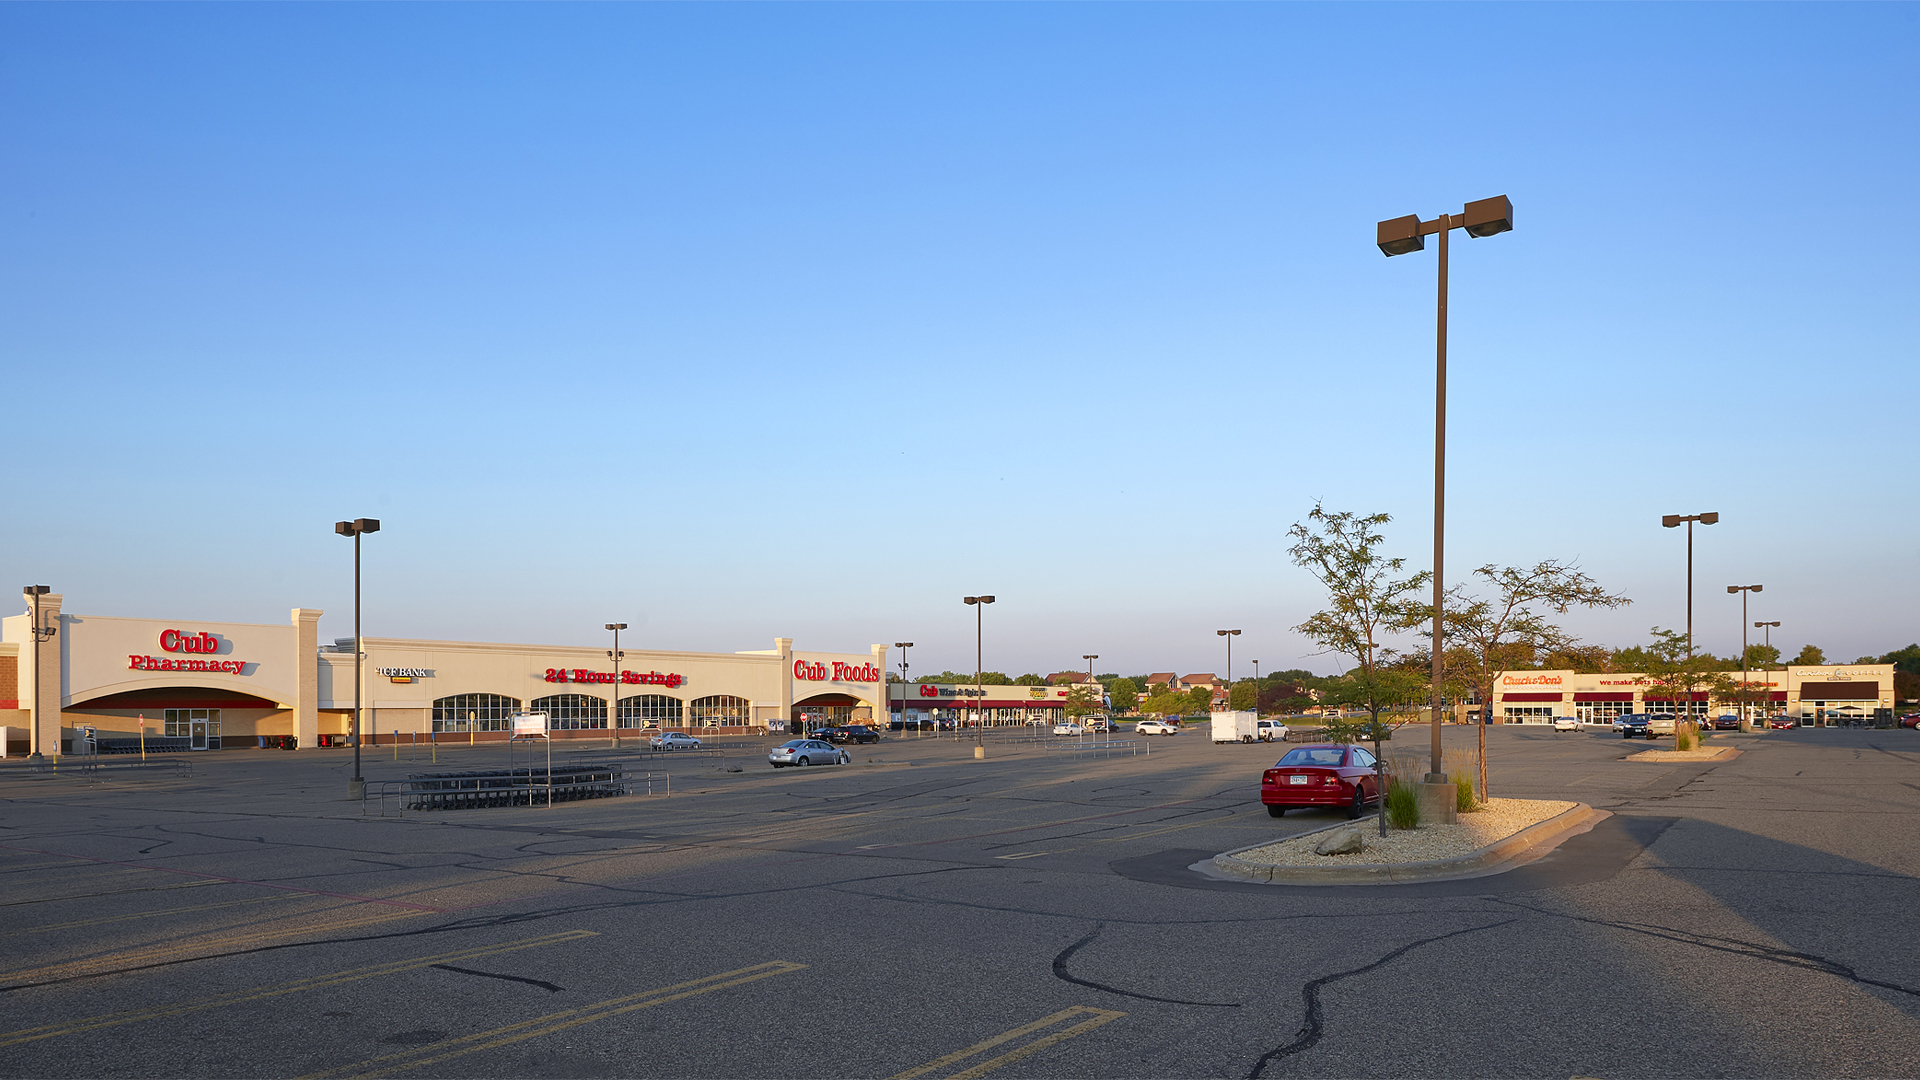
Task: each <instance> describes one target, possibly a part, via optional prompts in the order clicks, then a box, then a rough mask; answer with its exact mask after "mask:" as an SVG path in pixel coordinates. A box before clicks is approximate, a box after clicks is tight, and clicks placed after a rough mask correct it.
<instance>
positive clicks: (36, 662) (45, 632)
mask: <svg viewBox="0 0 1920 1080" xmlns="http://www.w3.org/2000/svg"><path fill="white" fill-rule="evenodd" d="M20 591H21V592H22V593H25V594H26V595H27V596H28V597H29V598H30V601H31V603H32V604H33V627H32V629H33V726H32V727H30V728H28V729H27V760H28V761H31V762H33V763H35V764H36V765H37V764H39V763H40V762H42V761H44V760H46V759H45V758H44V757H42V756H41V754H40V702H41V700H42V699H41V696H40V643H41V642H42V641H45V640H46V639H48V638H50V637H52V636H53V635H55V634H57V633H59V632H60V628H59V627H57V626H41V625H40V598H41V597H43V596H45V595H47V594H48V593H50V592H52V591H53V586H51V585H25V586H22V587H21V589H20ZM53 745H54V751H53V756H54V757H56V758H57V757H59V756H60V749H59V747H60V732H59V729H58V728H56V729H55V730H54V733H53Z"/></svg>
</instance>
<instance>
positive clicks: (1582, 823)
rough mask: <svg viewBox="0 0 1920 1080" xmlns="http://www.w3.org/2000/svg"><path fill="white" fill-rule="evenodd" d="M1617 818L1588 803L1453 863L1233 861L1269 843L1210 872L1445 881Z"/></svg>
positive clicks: (1373, 881)
mask: <svg viewBox="0 0 1920 1080" xmlns="http://www.w3.org/2000/svg"><path fill="white" fill-rule="evenodd" d="M1612 816H1613V815H1612V814H1611V813H1609V812H1608V811H1605V810H1595V809H1594V808H1593V807H1591V806H1588V805H1587V804H1586V803H1576V804H1574V805H1573V806H1572V807H1571V808H1569V809H1567V810H1563V811H1561V812H1560V813H1558V814H1555V815H1554V816H1553V817H1550V818H1548V819H1547V820H1545V821H1537V822H1535V823H1533V824H1532V825H1529V826H1527V827H1526V828H1524V829H1521V830H1520V831H1519V832H1517V833H1514V834H1513V835H1512V836H1509V837H1507V838H1505V839H1504V840H1496V841H1494V842H1493V843H1491V844H1488V845H1487V846H1486V847H1483V848H1481V849H1479V850H1478V851H1472V852H1469V853H1467V854H1465V855H1456V856H1454V857H1453V858H1450V859H1430V860H1427V861H1425V862H1415V863H1350V864H1347V865H1345V866H1327V867H1319V866H1273V865H1270V864H1267V863H1257V862H1248V861H1247V860H1245V859H1238V858H1235V857H1234V856H1236V855H1238V854H1239V853H1240V852H1243V851H1251V850H1253V849H1254V848H1260V847H1266V846H1267V845H1269V844H1272V843H1273V842H1274V841H1272V840H1264V841H1261V842H1260V843H1257V844H1248V845H1247V846H1245V847H1240V848H1235V849H1233V850H1232V851H1228V852H1223V853H1221V854H1219V855H1215V856H1214V857H1213V859H1212V862H1211V864H1210V869H1212V870H1214V871H1217V872H1218V873H1221V874H1225V875H1230V876H1232V877H1236V878H1242V879H1245V880H1248V881H1260V882H1266V883H1268V884H1272V885H1400V884H1407V883H1410V882H1416V881H1436V880H1440V879H1444V878H1457V877H1483V876H1485V875H1487V874H1497V873H1501V872H1503V871H1506V870H1511V869H1513V868H1514V867H1515V866H1519V865H1521V864H1523V863H1527V862H1531V861H1533V860H1534V859H1537V858H1539V857H1540V856H1542V855H1545V854H1546V853H1547V852H1549V851H1552V850H1553V849H1554V848H1556V847H1558V846H1560V844H1561V843H1562V842H1563V841H1565V840H1566V839H1568V838H1569V837H1572V836H1576V835H1578V834H1580V833H1583V832H1586V831H1587V830H1588V829H1591V828H1592V827H1593V826H1594V825H1595V824H1596V823H1597V822H1599V821H1600V820H1602V819H1603V818H1608V817H1612ZM1350 824H1352V823H1351V822H1340V823H1339V824H1336V825H1329V826H1327V827H1326V828H1324V829H1314V830H1313V831H1312V832H1306V833H1299V834H1297V836H1295V837H1288V839H1297V838H1298V836H1312V835H1314V834H1316V833H1323V832H1327V831H1328V830H1330V829H1338V828H1342V827H1345V826H1347V825H1350ZM1203 865H1207V864H1203Z"/></svg>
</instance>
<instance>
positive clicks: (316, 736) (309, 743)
mask: <svg viewBox="0 0 1920 1080" xmlns="http://www.w3.org/2000/svg"><path fill="white" fill-rule="evenodd" d="M322 614H324V612H322V611H321V610H320V609H319V608H294V609H293V626H294V635H293V639H294V644H293V659H294V665H295V666H294V670H295V671H296V672H297V673H298V674H297V676H296V678H297V679H298V680H299V683H298V688H297V689H296V690H295V692H294V699H293V702H292V704H293V734H294V738H295V741H296V743H297V745H298V746H299V748H300V749H302V750H310V749H312V748H313V747H316V746H318V745H320V616H321V615H322Z"/></svg>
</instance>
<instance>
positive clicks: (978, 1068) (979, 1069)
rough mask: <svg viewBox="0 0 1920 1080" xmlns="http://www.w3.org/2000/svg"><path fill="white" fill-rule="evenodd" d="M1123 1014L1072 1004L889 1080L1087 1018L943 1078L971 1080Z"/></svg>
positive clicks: (909, 1077) (900, 1079)
mask: <svg viewBox="0 0 1920 1080" xmlns="http://www.w3.org/2000/svg"><path fill="white" fill-rule="evenodd" d="M1125 1015H1127V1014H1126V1013H1123V1012H1113V1011H1112V1010H1110V1009H1095V1008H1090V1007H1088V1006H1086V1005H1075V1006H1073V1007H1072V1008H1067V1009H1061V1010H1060V1011H1059V1012H1057V1013H1054V1014H1053V1015H1052V1016H1043V1017H1041V1018H1040V1019H1038V1020H1035V1021H1034V1022H1033V1023H1031V1024H1022V1025H1021V1026H1019V1027H1017V1028H1014V1029H1013V1030H1012V1031H1003V1032H1001V1033H1000V1034H998V1035H995V1036H994V1037H993V1038H991V1039H983V1040H981V1041H980V1042H977V1043H974V1044H973V1045H972V1046H969V1047H967V1048H966V1049H965V1050H955V1051H954V1052H953V1053H951V1054H948V1055H946V1056H945V1057H937V1058H934V1059H933V1060H932V1061H929V1062H927V1063H926V1064H925V1065H921V1066H918V1067H916V1068H912V1069H908V1070H907V1071H906V1072H903V1073H898V1074H896V1075H894V1076H893V1077H891V1078H890V1080H914V1078H915V1077H919V1076H925V1075H926V1074H927V1073H930V1072H934V1071H935V1070H938V1069H944V1068H946V1067H947V1066H949V1065H954V1064H958V1063H959V1062H962V1061H965V1060H967V1059H968V1058H970V1057H977V1056H979V1055H981V1054H984V1053H986V1052H987V1051H989V1050H992V1049H993V1048H994V1047H996V1046H1003V1045H1005V1044H1007V1043H1010V1042H1012V1041H1014V1040H1015V1039H1020V1038H1025V1037H1026V1036H1028V1035H1032V1034H1033V1033H1034V1032H1037V1031H1045V1030H1046V1029H1047V1028H1050V1027H1053V1026H1054V1025H1055V1024H1063V1023H1065V1022H1067V1021H1068V1020H1071V1019H1073V1018H1074V1017H1076V1016H1085V1017H1087V1019H1085V1020H1082V1021H1081V1022H1079V1023H1077V1024H1074V1025H1073V1026H1072V1027H1067V1028H1062V1029H1061V1030H1059V1031H1056V1032H1054V1033H1053V1034H1051V1035H1047V1036H1045V1037H1044V1038H1040V1039H1036V1040H1034V1041H1033V1042H1030V1043H1027V1044H1026V1045H1025V1046H1022V1047H1019V1048H1018V1049H1015V1050H1009V1051H1007V1052H1006V1053H1004V1054H1001V1055H999V1056H998V1057H992V1058H988V1059H987V1060H985V1061H983V1062H981V1063H979V1064H978V1065H975V1066H973V1067H972V1068H969V1069H963V1070H961V1071H960V1072H957V1073H953V1074H951V1075H949V1076H948V1077H946V1080H974V1078H975V1077H980V1076H985V1075H986V1074H988V1073H990V1072H992V1071H993V1070H995V1069H998V1068H1000V1067H1001V1066H1003V1065H1011V1064H1013V1063H1014V1062H1016V1061H1019V1060H1020V1059H1021V1058H1024V1057H1026V1056H1028V1055H1030V1054H1037V1053H1039V1052H1040V1051H1042V1050H1045V1049H1046V1048H1047V1047H1049V1046H1052V1045H1054V1044H1055V1043H1059V1042H1065V1041H1066V1040H1068V1039H1071V1038H1073V1037H1074V1036H1076V1035H1085V1034H1086V1033H1087V1032H1089V1031H1092V1030H1093V1029H1094V1028H1097V1027H1100V1026H1101V1025H1103V1024H1111V1023H1113V1022H1114V1021H1115V1020H1118V1019H1120V1018H1121V1017H1123V1016H1125Z"/></svg>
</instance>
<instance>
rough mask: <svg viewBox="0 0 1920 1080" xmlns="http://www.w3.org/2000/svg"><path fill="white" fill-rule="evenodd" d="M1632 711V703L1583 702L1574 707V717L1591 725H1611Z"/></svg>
mask: <svg viewBox="0 0 1920 1080" xmlns="http://www.w3.org/2000/svg"><path fill="white" fill-rule="evenodd" d="M1632 711H1633V702H1631V701H1583V702H1580V703H1579V704H1578V705H1575V706H1574V715H1576V716H1578V717H1579V718H1580V719H1581V720H1582V721H1584V722H1586V723H1589V724H1611V723H1613V721H1614V720H1615V719H1617V718H1619V717H1622V716H1625V715H1627V714H1628V713H1630V712H1632Z"/></svg>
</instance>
